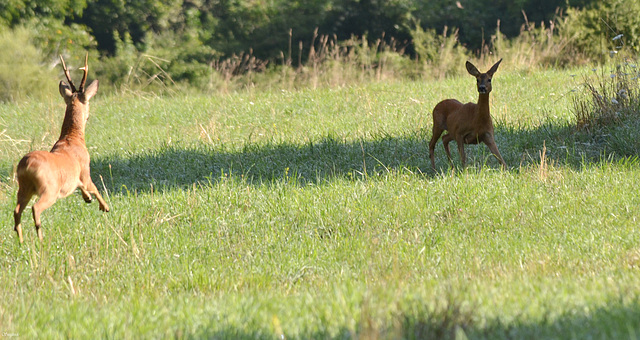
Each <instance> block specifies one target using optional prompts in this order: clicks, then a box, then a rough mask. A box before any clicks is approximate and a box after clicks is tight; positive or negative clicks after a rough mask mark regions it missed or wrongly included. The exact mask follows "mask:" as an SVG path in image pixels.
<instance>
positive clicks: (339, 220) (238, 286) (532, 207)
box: [0, 66, 640, 339]
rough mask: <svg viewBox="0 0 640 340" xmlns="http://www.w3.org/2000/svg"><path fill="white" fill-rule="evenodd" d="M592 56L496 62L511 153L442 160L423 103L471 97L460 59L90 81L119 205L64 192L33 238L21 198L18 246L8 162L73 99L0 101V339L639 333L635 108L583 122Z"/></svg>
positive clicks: (39, 139) (499, 109) (92, 134)
mask: <svg viewBox="0 0 640 340" xmlns="http://www.w3.org/2000/svg"><path fill="white" fill-rule="evenodd" d="M480 68H484V67H482V66H481V67H480ZM588 72H591V71H590V69H584V70H569V71H539V72H531V73H519V72H509V71H507V70H505V71H499V72H498V73H497V74H496V76H495V77H494V81H493V88H494V90H493V92H492V98H491V100H492V115H493V117H494V123H495V126H496V141H497V144H498V147H499V149H500V151H501V153H502V155H503V157H504V159H505V161H506V162H507V164H509V166H510V167H509V169H508V170H507V171H501V170H500V168H499V166H498V163H497V161H496V160H495V159H493V158H492V157H493V156H491V153H490V152H489V151H488V149H487V148H486V147H485V146H468V147H467V150H468V151H467V155H468V163H469V164H470V166H469V167H467V169H464V170H463V169H460V168H459V167H458V168H456V169H455V170H454V171H451V170H450V169H449V167H448V164H447V162H446V156H445V154H444V150H443V148H442V144H441V143H439V144H438V146H437V148H436V159H437V166H438V167H439V169H438V171H437V172H433V171H432V170H431V166H430V164H429V161H428V151H427V141H428V138H430V136H431V132H430V129H431V109H432V107H433V106H434V105H435V104H436V103H437V102H438V101H440V100H442V99H444V98H449V97H455V98H458V99H460V100H462V101H475V100H476V99H477V93H476V91H475V82H474V80H473V78H471V77H469V76H466V77H463V78H459V79H450V80H446V81H440V82H400V83H391V84H387V83H385V84H383V83H375V84H368V85H363V86H358V87H348V88H334V89H317V90H302V91H296V92H290V91H286V90H279V89H274V90H273V91H270V92H253V91H251V90H248V91H246V92H243V93H240V94H230V95H220V96H211V97H205V96H202V95H175V96H174V97H154V96H152V95H146V96H145V95H137V96H136V95H131V94H129V95H126V96H116V95H113V96H106V95H101V94H100V93H99V94H98V95H97V96H96V98H95V99H94V100H93V102H92V107H91V114H92V115H91V118H90V120H89V122H88V126H87V146H88V148H89V151H90V153H91V157H92V176H93V178H94V182H96V184H97V185H98V187H99V188H100V189H101V190H102V191H103V192H104V194H103V195H104V196H105V199H106V200H107V202H108V203H109V204H110V206H111V208H112V211H111V212H109V213H101V212H100V211H99V210H98V205H97V203H96V202H94V203H92V204H90V205H87V204H85V203H84V202H83V200H82V198H81V197H80V195H78V194H76V195H72V196H70V197H68V198H66V199H63V200H60V201H58V202H57V203H56V204H55V205H54V206H53V207H52V208H50V209H49V210H46V211H45V212H44V213H43V228H44V237H45V240H44V242H43V243H40V242H39V241H38V240H37V236H36V233H35V229H34V228H33V222H32V220H31V216H30V215H31V214H30V212H29V211H27V212H26V213H25V215H24V217H23V230H24V234H25V243H24V244H23V245H20V244H19V243H18V241H17V237H16V235H15V232H14V231H13V216H12V215H13V214H12V211H13V208H14V206H15V194H16V191H17V184H16V183H15V181H14V180H13V169H14V167H15V165H16V164H17V162H18V161H19V159H20V158H21V157H22V155H24V154H25V153H26V152H28V151H30V150H33V149H49V148H50V147H51V145H52V144H53V143H54V142H55V140H56V139H57V137H58V135H59V129H60V125H61V123H62V117H63V114H64V106H63V101H62V99H61V98H59V96H57V92H55V89H54V91H53V92H52V96H51V98H50V100H48V101H45V102H39V103H21V104H3V105H0V211H2V213H1V214H0V225H2V226H3V227H4V230H3V232H2V233H0V269H1V275H0V337H5V336H6V337H8V336H17V337H18V338H21V339H22V338H24V339H28V338H33V337H36V336H37V337H41V338H91V337H99V338H115V339H122V338H172V337H175V338H233V339H236V338H264V339H275V338H278V339H283V338H301V339H302V338H304V339H306V338H360V339H376V338H383V339H384V338H409V339H411V338H445V339H446V338H449V339H464V338H473V339H478V338H487V339H501V338H504V339H512V338H530V339H539V338H558V339H568V338H576V339H587V338H598V339H600V338H640V321H638V320H640V238H639V234H638V224H639V222H638V221H637V219H638V218H640V196H639V195H638V194H637V193H638V191H639V190H640V162H639V161H638V159H637V158H636V155H637V154H638V153H639V152H640V138H639V137H640V134H639V133H638V132H637V131H638V128H639V127H640V123H638V122H635V121H630V120H629V121H626V122H624V123H623V124H620V125H617V126H611V127H609V128H607V129H603V130H599V131H596V132H594V131H591V132H589V133H587V132H578V131H576V129H575V128H574V124H575V123H574V120H575V118H574V117H573V115H572V113H571V111H570V107H571V101H572V99H571V98H572V95H573V94H574V93H573V92H572V90H574V89H576V88H579V79H580V75H581V74H584V73H588ZM576 75H577V76H576ZM54 85H55V84H54ZM543 150H544V151H545V152H544V153H543V152H542V151H543ZM455 157H456V158H455V159H454V161H455V162H456V164H459V160H458V158H457V154H455Z"/></svg>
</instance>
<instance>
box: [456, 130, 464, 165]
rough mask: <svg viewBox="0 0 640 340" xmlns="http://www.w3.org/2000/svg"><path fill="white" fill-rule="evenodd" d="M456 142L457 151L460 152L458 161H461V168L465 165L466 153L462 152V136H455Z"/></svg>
mask: <svg viewBox="0 0 640 340" xmlns="http://www.w3.org/2000/svg"><path fill="white" fill-rule="evenodd" d="M456 143H458V152H459V153H460V161H461V162H462V168H463V169H464V168H466V167H467V155H466V154H465V153H464V138H456Z"/></svg>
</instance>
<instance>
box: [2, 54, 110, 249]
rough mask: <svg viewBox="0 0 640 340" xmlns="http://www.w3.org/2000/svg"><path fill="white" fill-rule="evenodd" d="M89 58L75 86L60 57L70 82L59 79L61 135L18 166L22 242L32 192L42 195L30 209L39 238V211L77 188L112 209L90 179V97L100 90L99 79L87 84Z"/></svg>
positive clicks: (17, 220) (18, 229) (16, 215)
mask: <svg viewBox="0 0 640 340" xmlns="http://www.w3.org/2000/svg"><path fill="white" fill-rule="evenodd" d="M88 59H89V55H88V54H87V56H86V58H85V61H84V67H83V68H81V70H84V75H83V76H82V81H81V82H80V87H79V88H78V89H76V87H75V85H74V84H73V82H72V81H71V76H70V75H69V70H67V66H66V65H65V63H64V59H62V56H60V61H61V62H62V69H63V70H64V74H65V76H66V77H67V81H69V85H67V84H65V83H64V82H63V81H60V85H59V90H60V95H61V96H62V98H64V101H65V103H66V104H67V108H66V111H65V115H64V121H63V123H62V131H61V132H60V138H59V139H58V141H57V142H56V143H55V144H54V145H53V148H52V149H51V151H49V152H47V151H33V152H30V153H28V154H26V155H25V156H24V157H23V158H22V159H21V160H20V163H18V167H17V168H16V175H17V178H18V185H19V188H18V204H17V205H16V209H15V210H14V212H13V217H14V220H15V228H14V229H15V231H16V232H17V233H18V237H19V238H20V243H22V242H23V238H22V228H21V227H20V219H21V217H22V212H23V211H24V209H25V208H26V207H27V204H28V203H29V201H30V200H31V197H33V195H37V196H38V197H39V199H38V201H37V202H36V203H35V204H34V205H33V207H32V208H31V209H32V211H33V220H34V222H35V225H36V230H37V232H38V238H40V241H42V239H43V238H42V228H41V223H40V214H41V213H42V212H43V211H44V210H45V209H47V208H49V207H50V206H52V205H53V204H54V203H55V202H56V200H58V198H63V197H67V196H69V195H70V194H71V193H72V192H73V191H75V190H76V188H79V189H80V191H81V192H82V197H83V198H84V200H85V202H87V203H91V194H93V195H95V196H96V198H97V199H98V202H99V203H100V210H102V211H105V212H107V211H109V206H107V203H106V202H105V201H104V199H103V198H102V196H101V195H100V192H98V189H97V188H96V185H95V184H93V181H91V175H90V170H89V151H88V150H87V147H86V146H85V142H84V128H85V125H86V122H87V119H88V118H89V100H90V99H91V97H93V96H94V95H95V94H96V92H98V80H94V81H93V82H92V83H91V84H89V86H87V87H86V88H85V87H84V84H85V82H86V81H87V72H88V71H89V66H88Z"/></svg>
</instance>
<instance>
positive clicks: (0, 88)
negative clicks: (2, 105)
mask: <svg viewBox="0 0 640 340" xmlns="http://www.w3.org/2000/svg"><path fill="white" fill-rule="evenodd" d="M32 39H33V35H32V34H31V32H30V31H29V30H28V29H26V28H24V27H18V28H15V29H2V28H0V51H3V52H2V53H0V101H3V102H20V101H24V100H27V99H29V98H33V99H38V100H39V99H44V98H47V97H48V96H51V95H52V94H57V88H56V85H57V82H56V81H55V79H56V72H55V71H54V70H53V69H52V66H51V65H46V64H44V63H43V62H42V60H43V58H42V52H41V51H40V50H38V49H37V48H36V47H35V46H34V45H33V44H32Z"/></svg>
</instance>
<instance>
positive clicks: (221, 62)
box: [0, 0, 640, 101]
mask: <svg viewBox="0 0 640 340" xmlns="http://www.w3.org/2000/svg"><path fill="white" fill-rule="evenodd" d="M638 30H640V3H638V2H637V1H632V0H604V1H593V0H542V1H540V0H515V1H514V0H496V1H492V2H490V3H489V2H486V1H465V0H459V1H453V0H433V1H418V0H388V1H387V0H307V1H290V0H270V1H266V0H249V1H239V0H179V1H173V0H171V1H169V0H142V1H138V0H136V1H133V0H3V1H2V2H0V50H1V51H3V52H2V53H1V54H0V65H2V67H1V68H0V101H20V100H24V99H25V98H34V97H35V99H38V97H39V96H44V95H46V94H48V93H51V87H52V86H55V83H54V85H50V84H49V83H50V82H51V78H54V79H57V78H58V77H59V74H58V73H59V72H58V69H59V68H56V66H57V63H58V62H59V59H58V55H63V56H65V58H71V59H72V60H73V61H75V63H76V64H79V63H81V62H82V59H83V57H84V53H85V51H89V54H90V59H91V60H93V61H92V62H91V64H92V72H91V76H93V77H95V78H99V79H100V80H101V85H102V88H103V91H104V88H105V86H107V87H108V88H111V89H112V90H115V91H126V90H132V89H133V90H150V91H176V90H186V89H188V90H197V91H206V92H219V91H235V90H238V89H242V88H246V87H248V86H249V87H255V86H261V87H278V88H288V89H291V88H300V87H307V86H312V87H317V86H323V85H328V86H341V85H346V84H349V83H352V82H354V81H363V80H364V81H367V80H371V79H375V80H386V79H397V78H401V79H406V78H410V79H420V78H425V77H426V78H432V77H436V78H444V77H447V76H453V75H457V74H460V73H462V72H464V68H463V67H461V66H460V65H463V63H464V60H465V59H483V58H487V59H490V60H487V63H488V62H491V61H493V60H494V59H496V58H497V57H498V56H499V57H502V58H505V59H506V60H507V62H505V63H503V66H506V67H511V68H516V69H522V70H531V69H535V68H548V67H571V66H579V65H583V64H585V63H602V62H606V60H607V58H608V56H609V55H613V54H615V53H617V52H618V50H620V49H622V47H625V48H624V50H625V51H626V52H627V53H629V52H630V53H632V54H634V55H637V52H638V51H639V50H640V34H638V33H639V32H638ZM614 38H616V39H614ZM495 55H497V56H495ZM96 60H99V62H96ZM73 61H72V63H73ZM18 75H19V76H18ZM34 85H35V86H34ZM39 85H42V86H39ZM53 92H55V90H54V91H53Z"/></svg>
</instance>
